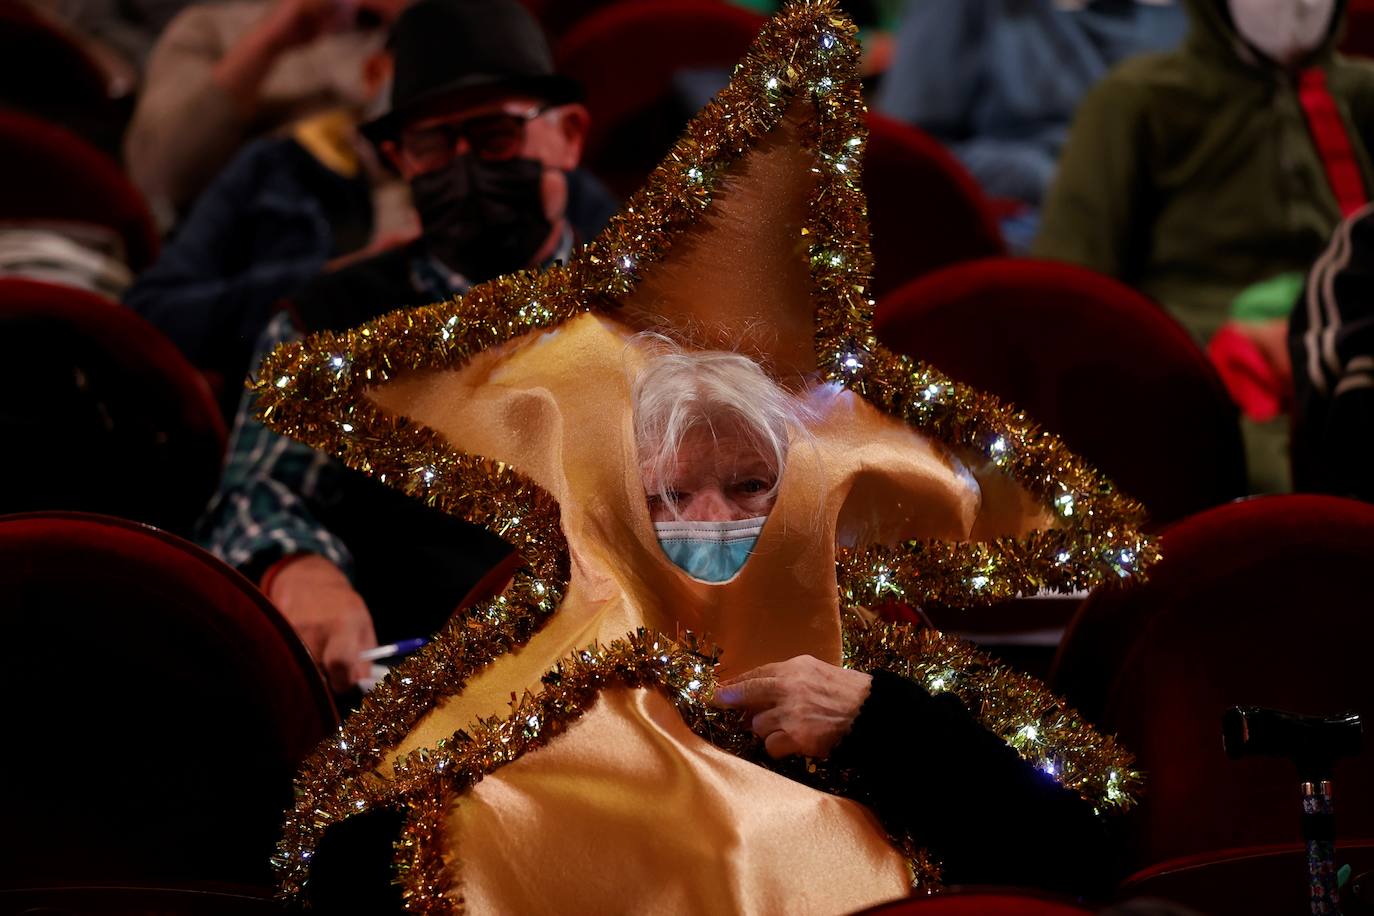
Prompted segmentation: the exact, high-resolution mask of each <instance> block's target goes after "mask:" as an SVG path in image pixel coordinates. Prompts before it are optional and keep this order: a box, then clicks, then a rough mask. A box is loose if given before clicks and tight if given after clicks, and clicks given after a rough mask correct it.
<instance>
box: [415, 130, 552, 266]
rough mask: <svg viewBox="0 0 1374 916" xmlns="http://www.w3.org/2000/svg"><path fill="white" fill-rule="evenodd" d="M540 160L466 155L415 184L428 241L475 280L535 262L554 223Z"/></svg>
mask: <svg viewBox="0 0 1374 916" xmlns="http://www.w3.org/2000/svg"><path fill="white" fill-rule="evenodd" d="M543 175H544V165H543V163H541V162H538V161H537V160H534V159H519V158H517V159H507V160H504V161H501V162H488V161H486V160H482V159H478V158H477V157H475V156H469V155H461V156H456V157H454V160H453V161H452V162H450V163H449V164H448V165H446V166H444V167H443V168H442V169H438V170H437V171H433V172H426V173H425V174H423V175H419V176H416V177H415V178H414V179H413V180H412V181H411V182H410V190H411V195H412V197H413V198H414V201H415V209H416V211H417V212H418V213H419V214H420V223H421V224H422V225H423V226H424V230H425V244H426V245H428V246H429V250H430V252H431V253H433V255H434V256H435V257H437V258H438V259H439V260H441V261H443V262H444V263H445V264H446V265H448V266H449V267H450V268H452V269H453V270H456V271H458V272H459V273H461V274H462V275H463V276H464V277H467V278H468V279H469V280H471V281H472V282H473V283H481V282H483V281H485V280H490V279H491V278H492V277H499V276H500V275H501V274H507V273H510V272H512V271H516V270H520V269H521V268H524V267H529V266H530V259H531V258H533V257H534V256H535V254H536V253H537V252H538V251H539V246H541V245H543V244H544V242H545V241H546V240H547V239H548V237H549V233H550V232H552V231H553V224H552V223H550V222H549V220H548V217H546V216H545V215H544V198H543V195H542V194H541V193H540V179H541V178H542V177H543Z"/></svg>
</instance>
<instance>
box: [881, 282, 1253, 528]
mask: <svg viewBox="0 0 1374 916" xmlns="http://www.w3.org/2000/svg"><path fill="white" fill-rule="evenodd" d="M874 328H875V330H876V331H877V334H878V338H879V339H880V340H882V341H883V342H884V343H885V344H887V345H888V346H889V347H891V348H892V349H893V350H895V351H897V352H898V353H905V354H907V355H909V356H913V357H916V358H917V359H921V360H925V361H926V362H929V363H931V364H933V365H935V366H936V367H938V368H939V369H941V370H942V371H944V372H947V373H948V374H949V375H951V376H953V377H954V378H955V379H957V380H958V381H961V382H966V383H968V384H970V385H973V386H974V387H975V388H978V389H980V390H982V391H987V392H989V393H991V394H995V395H997V396H998V397H1000V398H1002V399H1004V400H1006V401H1010V402H1011V403H1013V404H1015V405H1016V406H1017V407H1019V408H1021V409H1023V410H1025V411H1026V412H1027V414H1029V415H1030V417H1031V419H1033V420H1035V421H1036V422H1037V423H1039V424H1040V425H1041V426H1043V427H1044V428H1045V429H1046V430H1049V431H1050V432H1053V433H1054V434H1056V435H1058V436H1060V437H1061V438H1063V440H1064V441H1065V442H1066V443H1067V444H1068V446H1069V448H1071V449H1072V450H1073V451H1074V452H1076V453H1077V454H1078V455H1080V456H1082V457H1083V458H1085V459H1086V460H1087V461H1088V462H1089V463H1090V464H1092V465H1094V466H1095V467H1097V468H1098V469H1099V470H1101V471H1102V472H1103V473H1104V474H1106V475H1107V477H1108V478H1109V479H1110V480H1111V481H1112V482H1113V483H1115V484H1116V485H1117V486H1118V487H1119V488H1120V489H1121V490H1122V491H1123V492H1125V493H1126V494H1128V495H1129V496H1131V497H1132V498H1134V499H1138V500H1140V501H1141V502H1143V503H1144V504H1145V506H1146V508H1147V509H1148V510H1149V513H1150V518H1151V519H1152V520H1153V521H1154V522H1156V523H1162V522H1169V521H1173V520H1174V519H1178V518H1182V517H1184V516H1186V515H1188V514H1190V513H1193V512H1197V511H1200V510H1202V509H1206V508H1208V507H1210V506H1215V505H1218V504H1220V503H1223V502H1226V501H1227V500H1230V499H1234V498H1235V497H1238V496H1241V495H1243V494H1244V493H1245V459H1244V453H1243V451H1242V448H1241V440H1240V429H1239V426H1238V424H1237V418H1236V410H1235V408H1234V407H1233V406H1232V404H1231V400H1230V398H1229V397H1228V396H1227V394H1226V390H1225V389H1224V388H1223V387H1222V385H1221V382H1220V380H1219V379H1218V378H1217V375H1216V372H1215V371H1214V370H1213V369H1212V365H1211V363H1210V362H1208V360H1207V357H1206V355H1205V354H1204V353H1203V352H1202V351H1201V349H1200V348H1199V347H1198V346H1197V345H1196V344H1194V343H1193V341H1192V339H1191V338H1189V336H1188V334H1187V332H1185V331H1184V330H1183V328H1182V327H1181V326H1179V324H1178V323H1177V322H1176V321H1174V319H1173V318H1171V317H1169V316H1168V315H1167V314H1165V312H1164V311H1163V310H1162V309H1160V308H1159V307H1158V306H1156V305H1155V304H1154V303H1153V302H1151V301H1149V300H1148V299H1146V298H1145V297H1144V296H1141V295H1140V294H1139V293H1136V292H1135V291H1134V290H1132V289H1130V288H1129V287H1127V286H1125V285H1123V284H1121V283H1119V282H1117V281H1115V280H1113V279H1111V278H1110V277H1104V276H1102V275H1100V274H1096V273H1093V272H1091V271H1088V270H1084V269H1082V268H1079V267H1074V266H1071V265H1067V264H1057V263H1051V262H1047V261H1033V260H1027V259H1019V258H990V259H987V260H981V261H972V262H969V263H964V264H957V265H954V266H952V267H948V268H945V269H944V270H940V271H937V272H935V273H933V274H930V275H928V276H926V277H922V278H921V279H919V280H916V281H914V282H912V283H909V284H907V285H906V286H904V287H902V288H901V289H899V290H897V291H895V292H893V293H891V294H890V295H887V296H884V297H882V298H880V299H879V301H878V307H877V312H876V315H875V316H874Z"/></svg>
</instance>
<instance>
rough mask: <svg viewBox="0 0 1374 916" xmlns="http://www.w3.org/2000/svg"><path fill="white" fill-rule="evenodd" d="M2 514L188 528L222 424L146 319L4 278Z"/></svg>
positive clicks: (196, 378)
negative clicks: (74, 514) (69, 514)
mask: <svg viewBox="0 0 1374 916" xmlns="http://www.w3.org/2000/svg"><path fill="white" fill-rule="evenodd" d="M0 359H3V360H4V365H5V367H6V369H7V371H8V372H9V373H10V374H11V375H10V377H11V379H13V382H12V383H11V384H10V385H7V386H5V393H4V394H3V395H0V441H3V442H4V443H5V448H3V449H0V513H3V512H18V511H25V510H38V509H80V510H85V511H97V512H105V513H108V514H112V515H124V516H127V517H130V518H137V519H140V520H142V521H147V522H151V523H154V524H157V525H159V526H160V527H164V528H169V529H172V530H178V531H186V530H189V528H190V526H191V524H192V523H193V522H194V520H195V518H196V516H198V515H199V514H200V512H201V511H202V510H203V509H204V507H205V502H206V500H207V499H208V498H209V496H210V494H211V493H212V492H213V491H214V487H215V484H216V481H217V480H218V477H219V467H220V462H221V460H222V458H223V454H224V442H225V430H224V421H223V420H222V419H221V418H220V415H219V409H218V407H217V406H216V404H215V401H214V398H213V396H212V395H211V393H210V390H209V388H208V386H207V385H206V384H205V381H204V379H202V378H201V377H200V375H198V374H197V373H196V371H195V370H194V369H193V368H192V367H191V365H190V364H189V363H187V362H186V360H185V359H184V358H183V357H182V356H181V354H180V352H178V351H177V349H176V347H174V346H173V345H172V343H171V342H169V341H168V340H167V339H166V338H164V337H163V336H162V335H161V334H159V333H158V332H157V331H156V330H155V329H153V328H152V327H151V326H150V325H148V324H147V323H146V322H145V321H144V320H143V319H142V318H140V317H139V316H137V315H135V314H134V313H132V312H130V311H128V310H126V309H123V308H121V307H119V306H116V305H112V304H110V303H109V302H108V301H106V300H104V299H102V298H100V297H99V296H95V295H93V294H91V293H86V292H83V291H81V290H76V289H71V288H69V287H64V286H54V285H52V284H48V283H38V282H34V281H32V280H22V279H16V278H12V277H11V278H0Z"/></svg>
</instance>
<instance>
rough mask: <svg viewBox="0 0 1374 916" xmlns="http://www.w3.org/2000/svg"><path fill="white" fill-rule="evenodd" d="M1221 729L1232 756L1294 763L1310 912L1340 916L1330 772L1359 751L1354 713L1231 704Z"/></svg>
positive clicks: (1358, 728)
mask: <svg viewBox="0 0 1374 916" xmlns="http://www.w3.org/2000/svg"><path fill="white" fill-rule="evenodd" d="M1221 734H1222V740H1223V742H1224V743H1225V745H1226V753H1227V755H1228V756H1230V757H1231V758H1232V759H1239V758H1241V757H1257V756H1259V757H1286V758H1288V759H1289V760H1291V761H1293V763H1294V764H1295V765H1296V766H1297V768H1298V781H1299V783H1300V786H1301V790H1302V838H1303V840H1304V841H1305V842H1306V844H1307V877H1308V893H1309V895H1310V899H1311V902H1312V916H1340V893H1339V889H1338V883H1337V880H1336V831H1335V824H1334V820H1333V816H1332V813H1333V812H1332V804H1331V774H1332V770H1333V769H1335V765H1336V761H1337V760H1338V759H1339V758H1341V757H1350V756H1353V755H1355V754H1358V753H1359V752H1360V745H1361V739H1362V735H1361V731H1360V717H1359V715H1358V714H1357V713H1353V712H1352V713H1343V714H1340V715H1336V716H1332V717H1330V718H1327V719H1323V718H1321V717H1319V716H1300V715H1298V714H1296V713H1291V712H1280V711H1279V710H1277V709H1263V708H1260V707H1257V706H1233V707H1231V708H1230V709H1228V710H1226V712H1225V714H1223V716H1222V719H1221Z"/></svg>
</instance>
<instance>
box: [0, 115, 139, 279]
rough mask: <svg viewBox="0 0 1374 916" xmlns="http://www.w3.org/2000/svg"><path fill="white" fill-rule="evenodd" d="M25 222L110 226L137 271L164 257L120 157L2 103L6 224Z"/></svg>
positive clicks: (1, 195) (0, 201) (1, 216)
mask: <svg viewBox="0 0 1374 916" xmlns="http://www.w3.org/2000/svg"><path fill="white" fill-rule="evenodd" d="M23 222H39V223H79V224H87V225H92V226H103V227H106V228H108V229H110V230H112V231H114V232H115V233H117V234H118V235H119V237H120V238H122V239H123V242H124V253H125V258H124V259H125V262H126V263H127V264H128V265H129V267H130V269H132V270H133V271H134V272H135V273H137V272H138V271H140V270H143V269H144V268H146V267H148V266H149V265H150V264H152V263H153V261H154V260H155V259H156V258H157V251H158V237H157V231H156V230H155V229H154V227H153V219H152V217H151V216H150V215H149V213H148V207H147V205H146V204H145V203H144V201H143V197H142V195H140V194H139V193H138V190H137V189H136V188H135V187H134V186H133V184H132V183H131V182H130V181H129V179H128V178H127V177H125V175H124V172H123V171H122V170H121V169H120V168H119V166H118V165H117V164H116V163H115V162H114V160H112V159H110V158H109V157H108V156H106V155H105V154H104V153H102V152H100V151H99V150H98V149H96V148H95V147H93V146H91V145H90V144H89V143H87V142H86V141H85V140H82V139H81V138H80V137H78V136H77V135H76V134H74V133H71V132H70V131H68V130H65V129H63V128H61V127H58V126H57V125H56V124H51V123H49V122H47V121H43V120H40V119H38V118H34V117H31V116H29V115H25V114H21V113H20V112H18V111H13V110H7V109H4V108H0V228H3V226H4V225H5V224H6V223H23Z"/></svg>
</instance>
